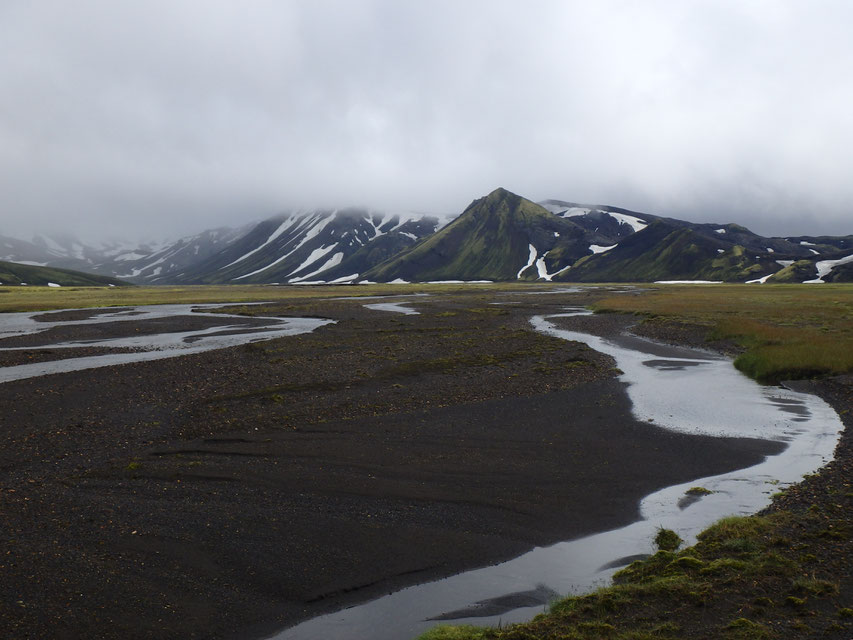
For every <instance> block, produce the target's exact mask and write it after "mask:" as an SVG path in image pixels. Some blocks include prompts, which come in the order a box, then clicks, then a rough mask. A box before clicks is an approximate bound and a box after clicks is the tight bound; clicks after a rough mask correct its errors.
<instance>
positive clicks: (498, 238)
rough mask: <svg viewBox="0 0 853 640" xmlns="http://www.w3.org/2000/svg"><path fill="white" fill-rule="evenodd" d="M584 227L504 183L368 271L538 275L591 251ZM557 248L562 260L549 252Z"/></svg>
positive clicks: (442, 276) (424, 276) (376, 276)
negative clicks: (526, 197) (420, 239)
mask: <svg viewBox="0 0 853 640" xmlns="http://www.w3.org/2000/svg"><path fill="white" fill-rule="evenodd" d="M583 238H584V231H583V229H582V228H581V227H579V226H578V225H576V224H574V223H573V222H571V221H570V220H567V219H563V218H560V217H559V216H555V215H554V214H552V213H550V212H549V211H547V210H546V209H545V208H543V207H542V206H540V205H538V204H536V203H534V202H531V201H530V200H527V199H525V198H522V197H521V196H518V195H516V194H514V193H510V192H509V191H507V190H506V189H496V190H495V191H493V192H492V193H490V194H489V195H488V196H485V197H483V198H480V199H478V200H475V201H474V202H472V203H471V204H470V205H469V206H468V208H467V209H465V211H464V212H463V213H462V215H460V216H459V217H458V218H456V219H455V220H454V221H453V222H451V223H450V224H449V225H447V226H446V227H444V228H443V229H441V230H440V231H439V232H437V233H436V234H434V235H432V236H430V237H429V238H426V239H425V240H423V241H422V242H419V243H418V244H417V245H415V246H414V247H412V248H411V249H409V250H407V251H403V252H402V253H400V254H399V255H397V256H395V257H393V258H391V259H390V260H387V261H386V262H384V263H382V264H381V265H379V266H377V267H376V268H374V269H371V270H370V271H368V272H367V273H366V274H365V278H366V279H368V280H377V281H390V280H395V279H398V278H399V279H403V280H410V281H430V280H516V279H530V280H535V279H537V278H539V277H544V278H546V279H550V278H551V276H552V271H556V270H559V269H560V268H562V267H563V266H564V265H565V264H566V263H569V261H571V260H575V259H577V258H579V257H580V256H582V255H584V254H585V253H587V252H588V251H589V248H588V246H586V245H585V244H584V242H583ZM551 251H556V252H557V253H558V254H559V255H560V259H559V260H555V259H554V258H553V257H551V259H550V260H549V253H550V252H551Z"/></svg>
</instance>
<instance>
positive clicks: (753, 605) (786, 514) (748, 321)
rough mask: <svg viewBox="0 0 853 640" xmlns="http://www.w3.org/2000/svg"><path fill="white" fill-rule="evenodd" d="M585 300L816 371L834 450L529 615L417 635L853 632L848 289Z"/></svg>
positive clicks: (746, 359)
mask: <svg viewBox="0 0 853 640" xmlns="http://www.w3.org/2000/svg"><path fill="white" fill-rule="evenodd" d="M595 308H596V309H597V310H599V311H619V312H628V313H638V314H643V315H644V316H645V322H644V323H643V325H641V326H640V328H639V332H640V333H644V334H646V335H651V336H653V337H656V338H659V339H665V340H668V341H671V342H685V343H691V344H694V345H695V344H699V345H702V344H705V345H707V346H710V347H714V348H720V349H724V350H730V351H733V352H735V353H737V352H740V353H741V354H742V355H741V356H740V359H739V366H740V368H741V370H742V371H744V372H745V373H747V374H750V375H752V376H753V377H756V378H760V379H764V380H768V379H770V380H773V379H780V378H810V377H816V376H818V375H822V376H823V379H822V380H820V381H819V382H816V383H810V384H812V385H813V390H814V391H816V392H817V393H819V394H820V395H821V396H822V397H824V398H825V399H826V400H827V401H829V402H830V403H831V404H832V405H833V406H834V407H835V409H836V410H837V411H838V412H839V414H840V415H841V418H842V420H843V422H844V424H845V427H846V431H845V433H844V434H843V435H842V439H841V441H840V443H839V445H838V447H837V449H836V455H835V459H834V460H833V462H831V463H830V464H829V465H827V466H826V467H825V468H824V469H822V470H821V471H820V472H819V473H818V474H815V475H814V476H810V477H808V478H806V479H805V480H804V481H803V482H801V483H800V484H798V485H796V486H794V487H791V488H789V489H788V490H786V491H785V492H783V493H781V494H779V495H777V496H776V497H775V498H774V501H773V504H772V505H771V506H770V507H769V508H768V509H767V510H765V511H764V512H763V513H762V514H759V515H757V516H753V517H748V518H731V519H726V520H724V521H722V522H720V523H718V524H717V525H715V526H713V527H711V528H709V529H708V530H706V531H705V532H704V533H703V534H702V535H701V536H700V541H699V543H698V544H697V545H695V546H694V547H691V548H689V549H685V550H681V551H674V552H673V551H661V552H659V553H658V554H657V555H655V556H653V557H652V558H650V559H649V560H647V561H645V562H640V563H635V564H633V565H631V566H630V567H628V568H627V569H625V570H623V571H621V572H620V573H619V574H617V577H616V579H615V580H614V584H613V585H612V586H609V587H605V588H602V589H600V590H598V591H596V592H595V593H592V594H588V595H582V596H577V597H569V598H567V599H564V600H561V601H559V602H556V603H554V604H553V605H552V607H551V609H550V611H549V613H547V614H543V615H541V616H539V617H537V618H536V619H534V620H533V621H531V622H529V623H526V624H521V625H515V626H511V627H507V628H503V629H483V628H476V627H466V626H459V627H437V628H436V629H434V630H432V631H430V632H429V633H427V634H425V635H424V636H423V637H422V639H423V640H486V639H488V640H522V639H524V640H531V639H557V638H560V639H564V640H567V639H572V640H574V639H593V638H611V639H614V640H641V639H643V640H645V639H649V640H651V639H653V638H691V639H693V638H733V639H736V638H756V639H761V638H839V639H845V640H848V639H849V638H851V637H853V572H851V566H850V558H853V525H851V522H853V518H851V513H853V435H851V423H853V413H851V408H853V376H851V375H849V373H848V372H849V371H851V369H853V287H850V286H827V287H825V288H824V287H787V286H778V287H768V286H764V287H744V286H709V287H666V288H661V289H658V290H656V291H649V292H647V293H644V294H643V295H638V296H626V295H620V296H618V297H616V296H614V297H610V298H607V299H605V300H602V301H600V302H598V303H597V304H596V305H595Z"/></svg>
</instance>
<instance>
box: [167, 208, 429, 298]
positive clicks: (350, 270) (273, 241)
mask: <svg viewBox="0 0 853 640" xmlns="http://www.w3.org/2000/svg"><path fill="white" fill-rule="evenodd" d="M437 226H438V219H437V218H432V217H422V216H419V215H415V214H388V213H379V212H373V211H368V210H366V209H359V208H350V209H342V210H321V209H317V210H313V211H310V212H307V213H302V212H299V213H291V214H289V215H286V216H280V217H277V218H271V219H269V220H265V221H264V222H261V223H260V224H258V225H257V226H256V227H255V228H253V229H252V230H251V231H250V232H249V233H247V234H246V235H245V236H243V237H242V238H240V239H239V240H238V241H237V242H234V243H232V244H231V245H230V246H228V247H227V249H226V250H224V251H220V252H218V253H215V254H214V255H211V256H210V257H209V258H207V259H206V260H202V261H200V262H198V263H197V264H195V265H193V266H192V267H190V268H188V269H186V270H184V271H183V272H181V273H179V274H177V275H175V276H173V277H171V278H170V279H171V281H172V282H178V283H189V284H199V283H204V284H214V283H215V284H227V283H237V284H250V283H286V282H290V283H302V282H313V281H330V280H341V281H343V280H354V279H356V278H358V277H359V276H360V274H361V273H363V272H364V271H366V270H368V269H370V268H371V267H372V266H374V265H375V264H377V263H378V262H381V261H382V260H384V259H386V258H387V257H388V256H389V255H392V254H393V253H396V252H398V251H400V250H402V249H403V248H405V247H408V246H410V245H411V244H413V243H414V242H415V241H417V240H418V239H420V238H421V237H423V236H425V235H429V234H431V233H433V232H434V231H435V229H436V227H437ZM374 242H378V244H376V245H375V246H372V243H374Z"/></svg>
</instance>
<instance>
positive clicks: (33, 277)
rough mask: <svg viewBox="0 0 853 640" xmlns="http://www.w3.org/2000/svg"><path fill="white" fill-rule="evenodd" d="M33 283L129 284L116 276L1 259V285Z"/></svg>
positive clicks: (62, 284) (63, 284)
mask: <svg viewBox="0 0 853 640" xmlns="http://www.w3.org/2000/svg"><path fill="white" fill-rule="evenodd" d="M24 284H26V285H31V286H41V287H46V286H49V285H59V286H61V287H105V286H109V285H112V286H115V287H119V286H127V285H128V283H127V282H124V281H123V280H118V279H116V278H108V277H106V276H96V275H93V274H91V273H83V272H82V271H71V270H69V269H54V268H53V267H37V266H33V265H29V264H18V263H17V262H4V261H0V285H2V286H8V285H24Z"/></svg>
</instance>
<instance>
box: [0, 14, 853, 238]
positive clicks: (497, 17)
mask: <svg viewBox="0 0 853 640" xmlns="http://www.w3.org/2000/svg"><path fill="white" fill-rule="evenodd" d="M851 26H853V4H850V3H848V2H844V1H840V2H829V1H820V0H816V1H815V2H809V3H806V2H795V1H784V0H767V1H758V0H757V1H744V0H738V1H734V0H732V1H727V0H713V1H707V2H702V1H700V0H697V1H693V2H680V1H667V2H663V1H654V0H651V1H648V0H647V1H644V2H642V3H638V2H628V1H615V0H613V1H608V0H604V1H597V2H572V1H561V0H555V1H544V0H539V1H535V0H534V1H529V2H524V3H522V2H520V1H518V2H508V1H499V0H481V1H478V0H466V1H465V2H458V1H456V2H445V1H441V0H428V1H423V2H418V1H415V0H413V1H407V2H400V1H399V0H389V1H384V0H340V1H323V0H306V1H264V0H252V1H251V2H236V1H231V2H225V1H222V0H197V1H190V0H168V1H159V0H146V1H145V2H121V3H117V2H112V1H110V0H104V1H94V0H75V1H74V2H65V1H58V2H51V1H48V0H42V1H39V2H28V1H18V0H6V1H5V2H3V3H2V4H0V53H2V55H0V86H2V87H3V90H2V92H0V234H5V235H17V236H19V237H28V236H29V235H31V234H32V233H34V232H39V231H48V232H51V231H72V232H76V233H78V235H81V236H83V237H103V236H124V237H142V236H144V237H166V236H172V237H173V236H177V235H181V234H186V233H192V232H197V231H201V230H203V229H206V228H210V227H216V226H221V225H228V226H236V225H240V224H244V223H246V222H247V221H250V220H254V219H260V218H264V217H267V216H270V215H274V214H276V213H278V212H280V211H283V210H286V209H290V208H295V207H315V206H329V207H343V206H350V205H363V206H368V207H372V208H377V209H385V210H389V209H390V210H395V209H401V210H406V211H420V212H425V213H438V214H444V215H446V214H456V213H459V212H461V211H462V210H463V209H464V208H465V206H467V204H468V203H469V202H470V201H471V200H472V199H474V198H477V197H480V196H482V195H484V194H486V193H488V192H489V191H491V190H492V189H494V188H495V187H498V186H502V187H505V188H507V189H510V190H512V191H515V192H516V193H519V194H521V195H524V196H526V197H528V198H531V199H533V200H542V199H545V198H559V199H564V200H571V201H575V202H581V203H593V204H612V205H617V206H622V207H626V208H629V209H634V210H638V211H646V212H649V213H656V214H660V215H669V216H674V217H680V218H683V219H688V220H693V221H697V222H704V221H708V222H720V223H726V222H738V223H740V224H743V225H745V226H748V227H750V228H751V229H752V230H753V231H756V232H758V233H762V234H764V235H792V234H812V235H817V234H821V233H826V234H850V233H853V216H851V215H850V203H851V202H853V180H850V178H849V176H850V175H853V154H851V153H850V149H851V148H853V115H851V114H853V111H851V109H850V105H851V104H853V83H851V82H850V81H849V79H850V78H851V77H853V39H851V38H850V37H849V32H850V28H851Z"/></svg>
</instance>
